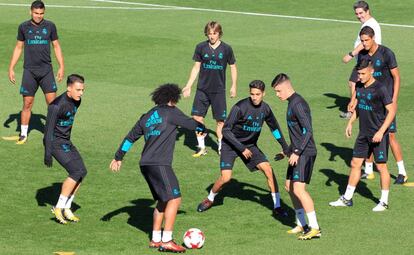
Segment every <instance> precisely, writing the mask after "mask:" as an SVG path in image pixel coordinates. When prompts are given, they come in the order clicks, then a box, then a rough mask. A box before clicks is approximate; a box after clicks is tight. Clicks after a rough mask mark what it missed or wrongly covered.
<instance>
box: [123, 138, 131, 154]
mask: <svg viewBox="0 0 414 255" xmlns="http://www.w3.org/2000/svg"><path fill="white" fill-rule="evenodd" d="M131 146H132V143H131V142H130V141H128V140H125V141H124V144H122V148H121V150H122V151H123V152H127V151H129V149H131Z"/></svg>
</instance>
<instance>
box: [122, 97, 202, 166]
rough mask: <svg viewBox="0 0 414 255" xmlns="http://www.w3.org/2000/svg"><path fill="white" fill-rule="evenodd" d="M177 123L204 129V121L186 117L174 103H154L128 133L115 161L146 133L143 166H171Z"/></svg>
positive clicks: (193, 128) (141, 162) (182, 125)
mask: <svg viewBox="0 0 414 255" xmlns="http://www.w3.org/2000/svg"><path fill="white" fill-rule="evenodd" d="M177 126H181V127H183V128H186V129H190V130H196V131H199V132H204V131H205V127H204V125H203V124H201V123H198V122H197V121H195V120H193V119H192V118H190V117H188V116H186V115H185V114H184V113H183V112H182V111H181V110H180V109H178V108H177V107H174V106H168V105H160V106H155V107H154V108H152V109H151V110H150V111H149V112H147V113H146V114H144V115H142V116H141V118H140V119H139V120H138V122H137V123H136V124H135V126H134V127H133V128H132V129H131V131H130V132H129V133H128V135H127V136H126V137H125V138H124V140H123V141H122V143H121V145H120V146H119V149H118V151H117V152H116V153H115V160H122V159H123V157H124V155H125V153H126V152H128V150H129V149H130V148H131V146H132V144H133V143H134V142H135V141H137V140H138V139H139V138H140V137H141V136H144V139H145V145H144V148H143V150H142V153H141V160H140V163H139V164H140V165H141V166H146V165H161V166H163V165H168V166H170V165H171V164H172V160H173V153H174V146H175V140H176V137H177Z"/></svg>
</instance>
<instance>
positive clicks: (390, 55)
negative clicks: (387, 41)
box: [358, 45, 398, 97]
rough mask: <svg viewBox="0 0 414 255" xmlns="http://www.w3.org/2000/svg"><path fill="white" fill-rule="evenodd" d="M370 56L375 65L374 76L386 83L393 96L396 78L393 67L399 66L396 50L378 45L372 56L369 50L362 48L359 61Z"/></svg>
mask: <svg viewBox="0 0 414 255" xmlns="http://www.w3.org/2000/svg"><path fill="white" fill-rule="evenodd" d="M364 58H369V59H371V61H372V65H373V67H374V74H373V76H374V78H375V79H376V80H377V81H379V82H381V83H382V84H384V85H385V86H386V88H387V90H388V93H389V94H390V95H391V97H392V96H393V95H394V78H393V77H392V74H391V69H394V68H397V67H398V64H397V59H396V58H395V54H394V52H393V51H392V50H391V49H389V48H387V47H385V46H382V45H378V49H377V50H376V51H375V53H374V54H373V55H372V56H370V55H369V54H368V51H367V50H362V51H361V52H360V53H359V55H358V61H361V60H362V59H364Z"/></svg>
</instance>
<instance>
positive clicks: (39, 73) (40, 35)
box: [6, 1, 64, 144]
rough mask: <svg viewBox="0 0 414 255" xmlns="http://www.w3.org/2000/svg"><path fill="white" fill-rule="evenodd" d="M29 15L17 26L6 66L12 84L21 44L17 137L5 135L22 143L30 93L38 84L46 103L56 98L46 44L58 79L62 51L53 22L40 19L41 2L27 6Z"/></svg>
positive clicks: (43, 13) (28, 118)
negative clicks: (13, 45)
mask: <svg viewBox="0 0 414 255" xmlns="http://www.w3.org/2000/svg"><path fill="white" fill-rule="evenodd" d="M30 15H31V17H32V19H31V20H29V21H25V22H23V23H22V24H20V26H19V29H18V32H17V43H16V47H15V48H14V51H13V55H12V58H11V60H10V65H9V80H10V82H11V83H13V84H16V78H15V74H14V67H15V66H16V64H17V61H18V60H19V58H20V55H21V54H22V51H23V47H24V65H23V78H22V85H21V87H20V94H21V95H22V96H23V109H22V112H21V126H20V130H21V131H20V135H19V136H18V137H8V138H6V139H15V140H17V142H16V143H17V144H24V143H26V141H27V133H28V129H29V122H30V116H31V110H32V107H33V103H34V96H35V94H36V91H37V89H38V88H39V86H40V87H41V88H42V90H43V93H44V94H45V99H46V103H47V104H50V103H51V102H52V101H53V100H54V99H55V97H56V91H57V87H56V82H55V78H54V76H53V68H52V61H51V58H50V44H52V45H53V49H54V51H55V55H56V59H57V62H58V63H59V69H58V72H57V76H56V78H57V80H58V81H59V82H60V81H61V80H62V79H63V76H64V64H63V54H62V50H61V48H60V44H59V41H58V34H57V30H56V26H55V24H54V23H53V22H51V21H48V20H45V19H43V17H44V15H45V5H44V3H43V2H42V1H34V2H33V3H32V5H31V7H30Z"/></svg>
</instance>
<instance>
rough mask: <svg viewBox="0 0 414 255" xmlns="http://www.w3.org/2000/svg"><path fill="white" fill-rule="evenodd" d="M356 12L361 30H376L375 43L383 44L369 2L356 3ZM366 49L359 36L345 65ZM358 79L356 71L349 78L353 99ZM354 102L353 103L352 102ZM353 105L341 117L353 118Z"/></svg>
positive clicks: (345, 57)
mask: <svg viewBox="0 0 414 255" xmlns="http://www.w3.org/2000/svg"><path fill="white" fill-rule="evenodd" d="M353 8H354V11H355V16H356V17H357V19H358V20H359V21H360V22H361V23H362V25H361V28H360V30H361V29H362V28H363V27H366V26H369V27H371V28H372V29H374V31H375V41H376V42H377V43H378V44H381V41H382V37H381V27H380V25H379V24H378V22H377V20H376V19H375V18H374V17H372V16H371V11H370V9H369V5H368V3H367V2H365V1H358V2H356V3H354V5H353ZM363 48H364V46H363V45H362V43H361V40H360V38H359V34H358V35H357V38H356V40H355V43H354V49H353V50H352V51H350V52H349V53H348V54H346V55H345V56H344V57H343V59H342V61H343V62H344V63H348V62H349V61H351V60H352V59H353V58H354V57H355V56H357V55H358V53H359V52H360V51H361V50H362V49H363ZM356 77H357V73H356V71H353V72H352V73H351V77H350V78H349V81H348V86H349V92H350V95H351V98H352V95H353V92H354V91H355V81H354V80H355V79H356ZM351 102H352V101H351ZM352 111H353V109H352V105H351V104H350V105H349V106H348V111H347V112H343V113H341V114H340V116H341V117H342V118H347V119H349V118H351V115H352Z"/></svg>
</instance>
